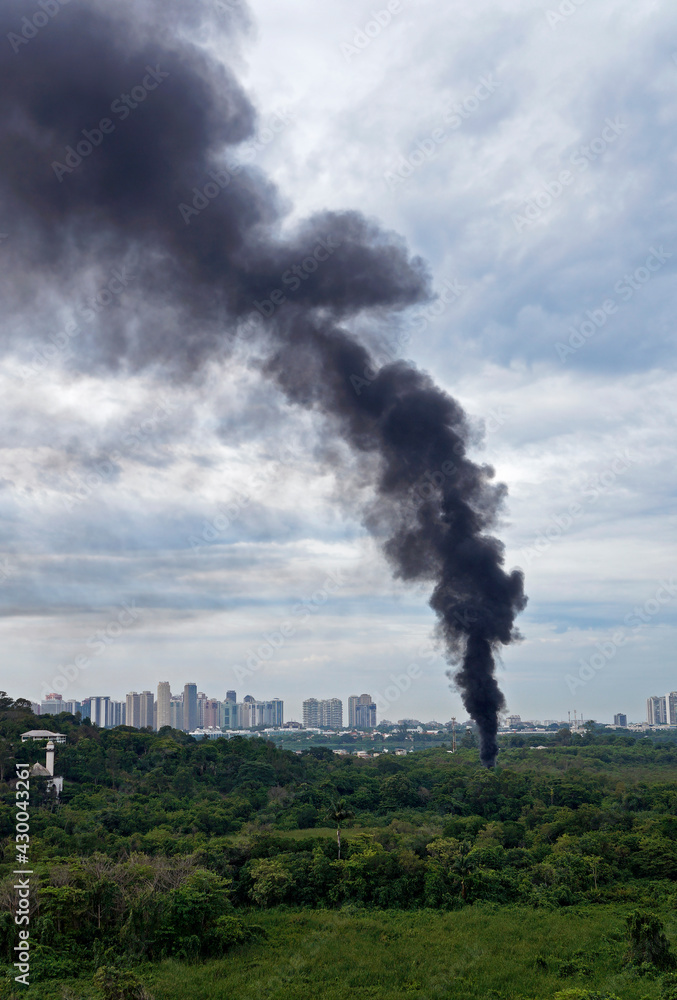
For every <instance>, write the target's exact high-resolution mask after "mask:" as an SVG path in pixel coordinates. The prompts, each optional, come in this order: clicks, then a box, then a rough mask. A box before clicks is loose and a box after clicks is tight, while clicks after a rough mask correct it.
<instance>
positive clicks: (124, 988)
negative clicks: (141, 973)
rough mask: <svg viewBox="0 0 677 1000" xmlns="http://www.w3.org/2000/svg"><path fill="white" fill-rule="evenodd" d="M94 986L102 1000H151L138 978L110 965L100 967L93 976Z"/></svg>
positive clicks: (131, 973)
mask: <svg viewBox="0 0 677 1000" xmlns="http://www.w3.org/2000/svg"><path fill="white" fill-rule="evenodd" d="M94 985H95V986H96V988H97V989H98V990H100V991H101V994H102V996H103V1000H152V997H151V996H150V994H149V993H148V992H147V990H146V988H145V986H144V985H143V983H142V982H141V980H140V979H139V977H138V976H136V975H135V974H134V973H133V972H129V971H125V970H124V969H116V968H115V967H114V966H112V965H102V966H101V968H100V969H97V971H96V974H95V976H94Z"/></svg>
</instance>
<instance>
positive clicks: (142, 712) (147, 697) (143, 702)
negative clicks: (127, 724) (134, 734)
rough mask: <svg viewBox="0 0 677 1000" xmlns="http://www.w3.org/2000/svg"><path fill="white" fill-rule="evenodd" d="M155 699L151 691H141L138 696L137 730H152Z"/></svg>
mask: <svg viewBox="0 0 677 1000" xmlns="http://www.w3.org/2000/svg"><path fill="white" fill-rule="evenodd" d="M154 708H155V697H154V695H153V692H152V691H142V692H141V694H140V695H139V723H140V725H139V728H140V729H146V728H147V727H150V728H151V729H152V728H153V721H154V718H153V716H154Z"/></svg>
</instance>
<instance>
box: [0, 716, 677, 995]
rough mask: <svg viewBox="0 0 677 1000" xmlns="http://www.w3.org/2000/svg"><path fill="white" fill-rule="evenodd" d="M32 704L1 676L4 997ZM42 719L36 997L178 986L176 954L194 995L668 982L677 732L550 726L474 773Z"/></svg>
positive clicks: (422, 759)
mask: <svg viewBox="0 0 677 1000" xmlns="http://www.w3.org/2000/svg"><path fill="white" fill-rule="evenodd" d="M43 722H44V720H43ZM39 726H40V720H39V719H36V718H35V717H34V716H32V715H31V713H30V706H29V705H28V703H26V702H24V701H19V702H12V701H11V699H7V698H4V700H3V699H2V697H1V696H0V758H1V759H2V762H3V771H2V775H3V780H0V838H1V840H0V851H1V852H2V853H1V854H0V899H1V903H0V911H1V912H0V968H1V963H2V962H4V963H5V969H6V984H5V986H4V987H3V986H2V981H1V978H0V997H3V990H4V995H5V996H10V995H11V992H10V985H11V977H10V972H11V962H12V961H13V958H12V955H13V949H14V947H15V945H16V943H17V928H16V926H15V925H14V922H13V919H12V917H11V911H12V909H13V900H14V890H13V885H14V881H15V877H14V876H13V875H12V871H13V869H14V867H15V852H14V840H13V830H14V827H13V822H14V810H13V807H14V805H15V795H14V788H13V775H14V770H15V764H16V762H27V763H33V762H34V761H35V760H38V759H40V756H41V750H39V749H38V747H39V745H35V744H30V743H29V744H22V743H21V741H20V733H21V732H23V731H25V730H26V729H30V728H38V727H39ZM50 728H54V729H58V730H59V731H60V732H63V733H65V734H66V736H67V743H66V744H65V745H60V746H59V747H58V748H57V771H58V773H60V774H62V775H63V776H64V779H65V784H64V792H63V796H62V798H61V800H60V801H57V800H56V799H55V798H54V796H53V795H50V794H48V792H47V790H46V787H45V780H44V779H38V778H33V779H31V810H30V811H31V848H30V851H31V865H32V870H33V872H34V875H33V877H32V886H33V893H32V900H31V904H32V907H33V909H32V912H31V949H32V952H31V981H32V985H31V987H30V989H31V994H32V995H33V996H35V997H37V998H39V1000H42V997H43V996H44V997H45V1000H47V998H49V1000H51V998H52V997H54V998H57V997H58V998H59V1000H62V998H63V997H67V996H73V997H78V998H86V997H87V996H91V997H92V998H96V1000H102V998H103V1000H106V998H110V1000H127V998H129V1000H143V998H144V997H145V996H146V994H150V995H152V996H153V997H154V998H155V1000H164V998H165V997H166V998H173V997H174V996H177V997H178V996H179V992H178V989H179V977H177V972H176V968H177V966H176V963H177V962H178V963H181V966H180V968H181V970H182V971H181V977H180V989H181V990H182V992H181V996H182V998H183V997H186V998H188V1000H192V998H193V997H195V998H198V997H205V998H206V997H210V998H211V997H218V996H221V995H223V996H224V997H225V996H230V995H236V996H238V997H243V998H246V997H248V996H250V995H251V996H254V992H253V991H254V989H255V988H256V990H258V992H257V993H256V995H257V996H261V995H263V996H266V997H278V996H279V997H283V996H284V997H296V996H298V997H306V996H309V995H311V993H309V992H308V990H309V989H310V988H311V987H310V985H309V984H311V983H312V984H313V985H312V995H322V996H323V997H327V998H330V1000H331V998H332V997H336V998H338V997H344V996H346V997H347V996H349V995H350V996H358V997H360V996H365V997H367V996H369V997H381V996H383V997H398V996H400V995H402V996H404V995H405V994H406V995H407V996H411V995H412V994H414V995H416V994H418V995H420V996H422V997H423V996H425V997H427V998H431V1000H432V998H437V997H439V998H442V997H444V998H447V997H449V998H452V997H457V996H458V997H459V998H460V997H463V998H466V997H467V998H472V997H475V996H477V997H480V996H481V997H496V998H502V997H506V998H508V997H509V998H525V1000H526V998H529V1000H531V998H541V997H543V998H546V997H547V998H553V997H557V1000H595V998H596V1000H600V998H605V997H606V998H608V1000H610V998H612V997H613V996H617V997H620V998H621V1000H626V998H627V1000H634V998H637V1000H642V998H651V1000H654V998H655V1000H677V973H676V972H675V971H674V957H673V950H672V947H671V943H670V942H671V939H674V933H675V931H674V926H673V925H674V919H673V913H674V910H675V904H676V903H677V888H676V887H675V881H676V880H677V842H676V837H675V834H676V833H677V808H676V807H677V786H676V784H675V779H676V778H677V745H676V744H675V743H674V742H670V741H667V740H665V739H661V740H656V741H653V740H650V739H641V738H635V737H633V736H631V735H629V734H617V735H613V736H609V735H605V734H600V733H597V732H595V731H593V730H592V729H590V731H588V732H587V733H586V735H585V736H584V737H576V738H574V739H572V738H571V734H569V733H567V736H568V737H569V738H568V739H566V738H565V737H564V736H563V735H562V734H561V733H555V734H553V738H552V742H551V744H550V745H549V748H548V749H546V750H538V751H535V750H531V749H530V748H529V747H512V748H511V747H506V748H504V750H503V751H502V753H501V755H500V758H499V761H500V763H499V766H498V767H497V768H495V769H494V770H492V771H488V770H486V769H484V768H482V767H480V766H479V762H478V756H477V750H476V749H475V748H473V747H472V746H467V747H466V748H464V749H460V750H459V751H458V752H457V753H455V754H451V753H449V752H448V750H447V748H444V747H438V748H433V749H426V750H420V751H418V752H417V753H414V754H409V755H407V756H404V757H396V756H394V755H392V754H381V755H380V756H377V757H375V758H357V757H353V756H337V755H336V754H334V753H333V752H332V750H331V749H329V748H326V747H311V748H308V749H306V750H304V751H303V752H301V753H294V752H292V751H288V750H283V749H279V748H276V747H275V746H274V745H273V744H271V743H268V742H266V741H265V740H263V739H245V738H240V737H236V738H233V739H229V740H226V739H224V740H215V741H203V742H197V741H195V740H194V739H192V738H191V737H189V736H187V735H186V734H184V733H180V732H176V731H173V730H171V729H169V728H166V729H163V730H162V731H161V732H160V733H152V732H150V731H146V730H144V731H138V730H133V729H129V728H126V727H120V728H118V729H115V730H106V731H102V730H99V729H97V728H96V727H94V726H91V725H89V724H88V723H82V722H81V721H80V719H79V718H74V717H73V716H66V715H64V716H56V717H54V718H52V719H50ZM541 738H542V737H541ZM468 742H470V741H468ZM328 820H329V821H330V822H331V823H332V824H334V827H333V829H331V828H327V827H326V825H325V824H327V821H328ZM337 831H338V834H339V856H338V857H337V844H336V841H334V840H333V838H334V836H336V835H337ZM311 945H312V947H311ZM308 949H310V951H309V950H308ZM342 949H343V950H342ZM294 955H296V956H297V958H298V967H296V966H290V965H289V963H290V962H291V961H292V959H293V956H294ZM226 956H227V958H226ZM252 969H255V970H256V973H255V975H253V974H252V971H251V970H252ZM369 969H371V970H372V971H371V972H369ZM97 970H99V971H97ZM281 970H286V971H281ZM69 980H74V981H76V982H77V986H74V985H73V983H69ZM262 982H265V983H267V984H268V985H267V986H266V987H265V990H263V988H261V989H259V986H260V984H261V983H262ZM57 984H58V989H57ZM304 984H305V985H304ZM68 990H70V991H71V993H70V994H69V993H67V992H63V991H68ZM116 991H117V992H116ZM144 991H145V993H144ZM304 991H305V992H304Z"/></svg>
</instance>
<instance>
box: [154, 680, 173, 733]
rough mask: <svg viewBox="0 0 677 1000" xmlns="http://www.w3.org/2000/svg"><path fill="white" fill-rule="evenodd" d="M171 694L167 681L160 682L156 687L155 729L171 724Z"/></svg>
mask: <svg viewBox="0 0 677 1000" xmlns="http://www.w3.org/2000/svg"><path fill="white" fill-rule="evenodd" d="M171 703H172V692H171V688H170V686H169V681H160V683H159V684H158V686H157V728H158V730H160V729H162V727H163V726H171V724H172V713H171Z"/></svg>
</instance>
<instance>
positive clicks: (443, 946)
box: [30, 906, 676, 1000]
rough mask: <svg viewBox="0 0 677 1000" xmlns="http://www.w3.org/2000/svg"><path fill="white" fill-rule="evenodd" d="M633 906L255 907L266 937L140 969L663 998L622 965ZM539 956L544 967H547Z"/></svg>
mask: <svg viewBox="0 0 677 1000" xmlns="http://www.w3.org/2000/svg"><path fill="white" fill-rule="evenodd" d="M625 913H626V910H625V909H622V908H618V907H601V906H598V907H590V908H587V909H570V910H558V911H552V912H546V911H543V910H533V909H517V908H515V909H512V908H510V909H508V908H504V909H502V910H492V909H491V908H489V907H481V906H475V907H472V908H470V907H468V908H467V909H464V910H461V911H456V912H451V913H440V912H437V911H417V912H411V913H407V912H402V911H397V912H395V911H387V912H383V911H366V910H356V909H352V910H346V909H344V910H341V911H310V910H299V911H294V910H266V911H262V912H260V913H259V912H255V913H254V912H252V913H251V914H250V919H251V921H252V922H256V923H258V924H259V925H261V926H262V927H263V928H264V929H265V930H266V932H267V935H268V937H267V939H266V940H258V941H256V942H255V943H251V944H248V945H246V946H242V947H240V948H237V949H235V950H234V951H233V952H231V953H230V954H229V956H228V957H227V958H226V959H224V960H219V961H210V962H207V963H205V964H203V965H187V964H180V963H177V962H164V963H162V964H161V965H158V966H154V967H151V966H146V967H143V968H141V969H140V970H139V972H140V973H141V975H142V977H143V979H144V981H145V982H146V984H147V987H148V989H149V990H150V992H151V993H152V995H153V997H154V998H155V1000H232V998H237V1000H349V998H350V1000H362V998H365V1000H366V998H370V1000H413V998H416V997H417V998H420V1000H499V998H500V1000H518V998H529V1000H532V998H534V1000H546V998H547V1000H551V998H553V997H554V996H555V994H556V993H557V992H558V991H559V990H564V989H569V988H572V987H575V986H578V987H583V988H586V989H591V990H600V991H608V992H611V993H615V994H617V995H618V996H619V997H620V998H621V1000H644V998H646V1000H658V998H659V996H660V983H659V981H658V980H656V981H652V980H648V979H641V978H637V977H634V976H633V975H632V974H630V973H629V972H627V971H625V970H624V969H623V967H622V961H621V959H622V954H623V950H624V918H625ZM671 923H672V922H671V921H670V920H668V921H667V929H668V931H669V932H670V933H671V936H673V938H674V932H675V929H676V928H675V926H674V923H672V925H671ZM539 955H540V956H541V957H542V959H543V960H544V961H545V963H546V967H545V968H543V967H539V966H538V965H537V962H536V958H537V956H539ZM577 955H578V956H579V957H578V958H577V959H576V958H575V956H577ZM572 959H574V962H578V964H579V965H583V966H585V965H588V966H589V967H590V969H591V973H590V974H587V975H586V974H585V971H582V972H578V973H575V972H574V973H573V974H572V973H571V972H569V973H568V974H567V975H565V976H564V977H562V976H561V975H560V974H559V972H560V963H562V962H566V961H568V960H572ZM68 990H70V992H68ZM90 995H91V996H93V994H91V992H89V991H88V988H87V986H86V984H85V983H83V982H82V981H73V982H71V983H69V984H68V985H66V984H63V983H61V984H56V983H44V984H43V983H36V984H35V985H34V986H32V987H31V989H30V996H31V997H32V998H34V1000H64V998H67V1000H75V998H77V1000H85V998H88V997H89V996H90Z"/></svg>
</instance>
